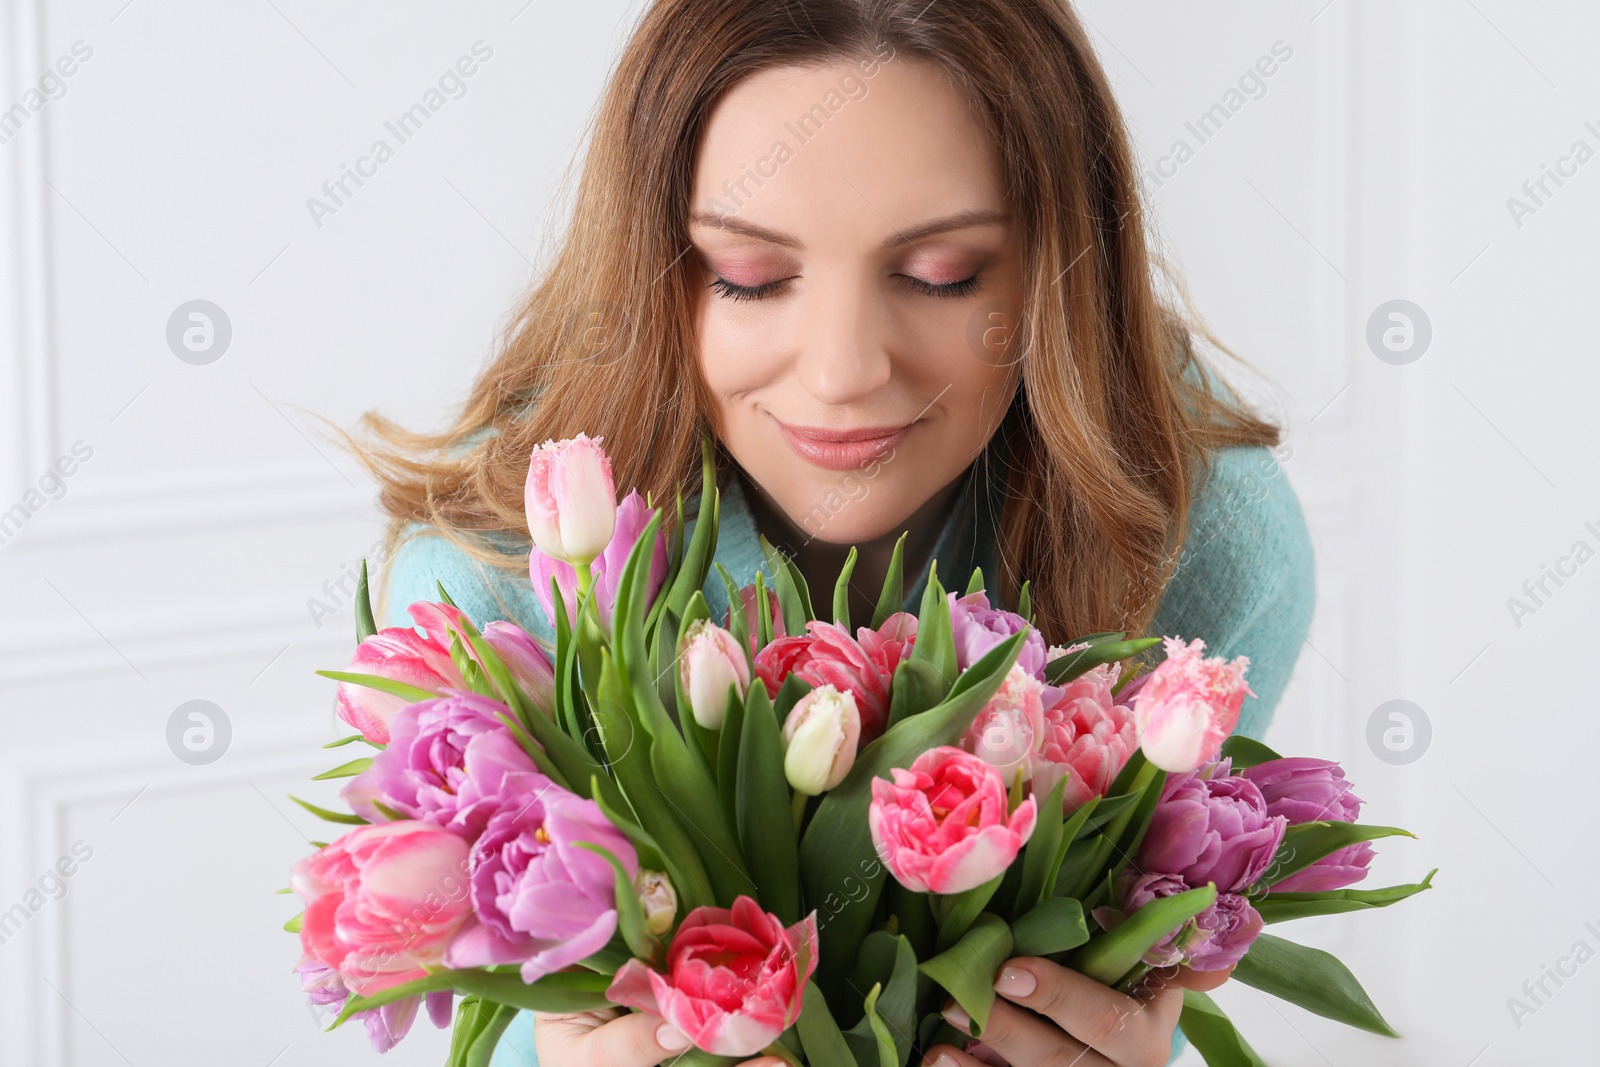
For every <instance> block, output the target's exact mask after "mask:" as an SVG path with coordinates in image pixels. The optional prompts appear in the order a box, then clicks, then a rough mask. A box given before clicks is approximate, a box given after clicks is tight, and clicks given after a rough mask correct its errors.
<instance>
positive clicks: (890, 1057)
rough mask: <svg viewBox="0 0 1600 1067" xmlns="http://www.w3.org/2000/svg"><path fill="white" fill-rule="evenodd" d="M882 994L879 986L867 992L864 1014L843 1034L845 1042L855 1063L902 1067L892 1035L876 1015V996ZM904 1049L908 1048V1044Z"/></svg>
mask: <svg viewBox="0 0 1600 1067" xmlns="http://www.w3.org/2000/svg"><path fill="white" fill-rule="evenodd" d="M882 992H883V987H882V986H881V985H874V986H873V987H872V988H871V989H869V990H868V991H867V1001H866V1014H864V1015H863V1016H862V1017H861V1021H860V1022H859V1023H857V1024H856V1025H855V1026H854V1027H852V1028H851V1029H850V1030H849V1031H848V1032H847V1033H846V1034H845V1040H846V1041H848V1042H849V1043H850V1049H851V1051H852V1052H854V1053H855V1056H856V1061H857V1062H862V1061H865V1062H867V1063H873V1062H874V1061H875V1062H876V1063H877V1064H878V1067H902V1065H903V1064H904V1062H905V1061H904V1059H903V1057H901V1056H900V1055H899V1050H898V1049H896V1048H895V1041H894V1034H893V1032H891V1031H890V1029H889V1024H888V1023H886V1022H884V1021H883V1016H882V1015H879V1014H878V994H879V993H882ZM906 1047H907V1048H908V1049H909V1048H910V1043H909V1042H907V1045H906Z"/></svg>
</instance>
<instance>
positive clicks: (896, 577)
mask: <svg viewBox="0 0 1600 1067" xmlns="http://www.w3.org/2000/svg"><path fill="white" fill-rule="evenodd" d="M910 534H911V531H910V530H907V531H906V532H905V533H902V534H901V535H900V536H899V537H898V538H897V539H896V540H895V543H894V552H893V553H892V554H891V555H890V556H889V569H888V571H886V572H885V573H884V576H883V591H882V592H881V593H879V594H878V606H877V607H876V608H875V609H874V610H873V612H872V628H873V629H874V630H876V629H877V628H878V627H880V626H882V625H883V620H885V619H887V618H888V617H889V616H890V615H893V614H894V613H895V612H897V611H900V610H902V609H903V608H904V606H905V600H906V587H905V547H906V538H907V537H909V536H910Z"/></svg>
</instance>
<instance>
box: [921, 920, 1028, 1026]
mask: <svg viewBox="0 0 1600 1067" xmlns="http://www.w3.org/2000/svg"><path fill="white" fill-rule="evenodd" d="M1011 954H1012V953H1011V928H1010V927H1009V926H1007V925H1006V923H1005V920H1004V919H1002V918H1000V916H998V915H994V914H992V913H989V912H985V913H984V914H982V915H980V916H978V918H977V921H975V922H974V923H973V924H972V926H971V928H970V929H968V930H967V932H966V934H965V935H964V936H963V937H962V938H961V940H960V941H957V942H956V943H955V945H953V946H952V947H951V948H949V949H947V950H945V951H944V952H941V953H939V954H938V955H937V956H935V957H933V959H931V960H928V961H927V962H926V963H923V964H921V965H920V966H919V967H918V968H917V969H918V970H919V971H921V972H922V973H923V974H925V975H927V976H928V977H929V978H932V979H933V980H934V981H935V982H938V983H939V985H941V986H943V987H944V990H945V992H947V993H949V994H950V995H951V996H952V997H954V998H955V1001H956V1003H957V1004H959V1005H961V1007H962V1010H964V1011H965V1012H966V1013H967V1015H968V1016H969V1017H971V1019H972V1036H973V1037H982V1036H983V1028H984V1027H985V1026H987V1025H989V1009H991V1008H993V1007H994V976H995V972H997V971H998V970H999V969H1000V964H1002V963H1004V962H1005V961H1006V960H1007V959H1009V958H1010V957H1011Z"/></svg>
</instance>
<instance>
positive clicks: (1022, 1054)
mask: <svg viewBox="0 0 1600 1067" xmlns="http://www.w3.org/2000/svg"><path fill="white" fill-rule="evenodd" d="M942 1014H943V1015H944V1019H945V1022H947V1023H949V1024H950V1025H951V1026H953V1027H955V1028H956V1029H957V1030H960V1031H961V1032H962V1033H964V1034H970V1033H971V1032H972V1020H971V1019H970V1018H969V1017H968V1016H967V1013H966V1012H965V1011H963V1010H961V1005H959V1004H956V1003H954V1002H951V1003H950V1004H947V1005H946V1006H945V1008H944V1011H943V1013H942ZM983 1043H984V1044H985V1045H987V1046H988V1047H989V1048H991V1049H993V1050H994V1051H995V1052H998V1053H999V1054H1000V1055H1001V1056H1002V1057H1004V1058H1005V1060H1006V1062H1007V1063H1021V1064H1032V1063H1070V1064H1073V1065H1074V1067H1109V1064H1108V1061H1107V1060H1106V1059H1105V1058H1104V1057H1103V1056H1101V1055H1099V1054H1098V1053H1096V1052H1095V1051H1094V1050H1093V1049H1090V1048H1089V1047H1087V1046H1086V1045H1085V1044H1084V1043H1083V1042H1082V1041H1079V1040H1078V1039H1077V1038H1075V1037H1073V1036H1072V1035H1071V1034H1068V1033H1064V1032H1063V1031H1062V1029H1061V1027H1059V1026H1057V1025H1056V1024H1055V1023H1053V1022H1051V1021H1050V1020H1049V1019H1046V1018H1044V1017H1042V1016H1039V1015H1035V1014H1034V1013H1033V1012H1031V1011H1024V1010H1023V1009H1021V1008H1018V1007H1015V1006H1013V1005H1011V1004H1007V1003H1006V1002H1005V1001H1003V1000H996V1001H995V1002H994V1007H993V1008H991V1009H990V1010H989V1024H988V1025H987V1026H985V1027H984V1028H983ZM968 1056H969V1057H970V1056H971V1053H968ZM972 1058H974V1059H975V1058H976V1057H972Z"/></svg>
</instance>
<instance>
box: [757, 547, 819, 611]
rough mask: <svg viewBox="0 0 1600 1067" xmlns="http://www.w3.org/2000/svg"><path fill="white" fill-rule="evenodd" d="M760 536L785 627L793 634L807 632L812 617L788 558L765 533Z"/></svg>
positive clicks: (762, 550)
mask: <svg viewBox="0 0 1600 1067" xmlns="http://www.w3.org/2000/svg"><path fill="white" fill-rule="evenodd" d="M758 536H760V539H761V552H762V554H763V555H765V556H766V558H767V566H768V567H769V568H771V570H772V588H773V591H774V592H776V593H777V594H778V609H779V610H780V611H781V612H782V613H783V628H784V630H786V631H787V632H789V633H791V634H803V633H805V632H806V622H807V621H808V620H809V619H810V615H809V614H808V613H807V611H806V606H805V602H804V601H803V600H801V598H800V590H799V589H798V588H797V587H796V586H795V581H794V575H793V573H792V572H791V571H790V570H789V562H788V558H787V557H785V556H784V555H783V553H781V552H779V551H778V550H777V549H776V548H775V547H773V544H772V542H771V541H768V540H767V539H766V537H765V535H758Z"/></svg>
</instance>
